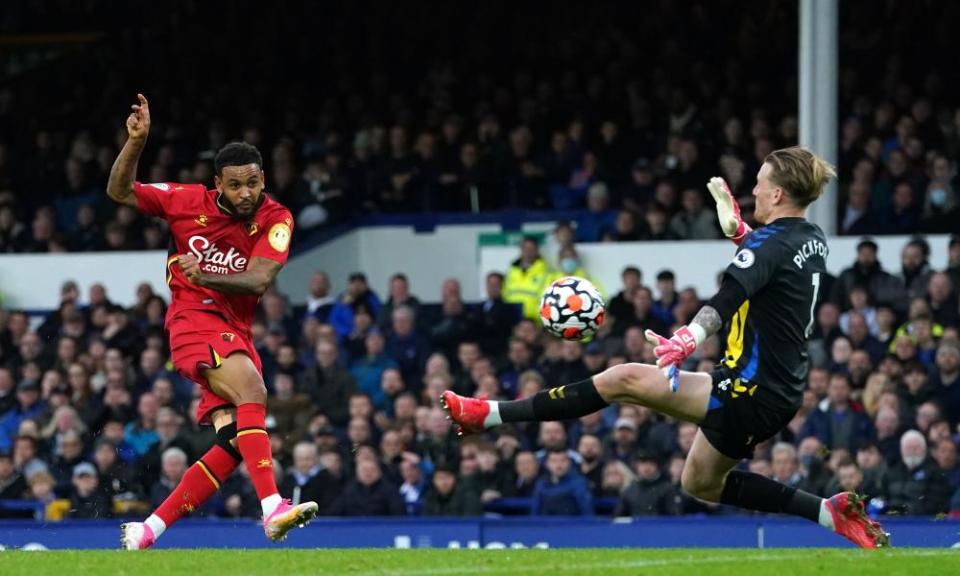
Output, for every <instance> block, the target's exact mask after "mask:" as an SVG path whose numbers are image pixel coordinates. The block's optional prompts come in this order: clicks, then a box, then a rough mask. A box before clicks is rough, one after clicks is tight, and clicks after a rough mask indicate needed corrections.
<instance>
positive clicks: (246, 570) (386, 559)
mask: <svg viewBox="0 0 960 576" xmlns="http://www.w3.org/2000/svg"><path fill="white" fill-rule="evenodd" d="M0 574H3V575H4V576H8V575H10V576H12V575H19V574H24V575H27V574H29V575H31V576H44V575H46V574H52V575H56V576H66V575H70V576H73V575H77V576H81V575H87V574H91V575H93V574H96V575H100V574H110V575H117V576H120V575H135V576H144V575H151V574H158V575H162V576H173V575H176V574H189V575H190V576H199V575H203V574H211V575H212V574H229V575H230V576H242V575H247V574H251V575H252V574H281V575H298V574H303V575H307V574H310V575H313V574H345V575H353V576H367V575H369V576H374V575H376V576H381V575H383V576H389V575H392V576H447V575H451V576H461V575H462V576H470V575H480V576H493V575H501V574H502V575H506V574H535V575H540V574H543V575H545V576H555V575H560V574H563V575H566V574H577V575H580V574H585V575H591V574H597V575H603V576H610V575H616V574H630V575H636V574H657V576H661V575H673V574H684V575H686V574H709V575H710V576H753V575H760V574H775V575H778V576H788V575H789V576H803V575H807V574H811V575H812V574H816V575H817V576H824V575H830V574H856V575H858V576H860V575H866V574H883V575H884V576H895V575H898V574H904V575H909V576H919V575H923V576H928V575H937V574H945V575H946V574H950V575H954V576H955V575H957V574H960V550H946V549H943V550H941V549H917V548H914V549H908V548H907V549H890V550H883V551H869V550H835V549H829V550H828V549H765V550H743V549H726V550H724V549H710V550H706V549H689V550H684V549H671V550H640V549H636V550H622V549H616V550H610V549H606V550H600V549H581V550H570V549H565V550H561V549H557V550H389V549H387V550H383V549H376V550H370V549H367V550H155V551H148V552H123V551H119V550H118V551H63V552H56V551H46V552H22V551H5V552H0Z"/></svg>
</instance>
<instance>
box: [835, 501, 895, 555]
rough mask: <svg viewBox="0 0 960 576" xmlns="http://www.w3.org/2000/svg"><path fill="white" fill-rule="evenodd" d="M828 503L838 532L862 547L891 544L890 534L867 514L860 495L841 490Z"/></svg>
mask: <svg viewBox="0 0 960 576" xmlns="http://www.w3.org/2000/svg"><path fill="white" fill-rule="evenodd" d="M826 505H827V508H828V509H829V510H830V513H831V515H833V526H834V530H835V531H836V532H837V534H840V535H841V536H843V537H844V538H846V539H847V540H849V541H851V542H853V543H854V544H856V545H857V546H859V547H861V548H888V547H889V546H890V535H889V534H887V533H886V532H884V531H883V528H882V527H881V526H880V524H879V523H878V522H874V521H873V520H871V519H870V517H869V516H867V513H866V512H865V511H864V509H863V499H862V498H861V497H860V496H857V495H856V494H854V493H853V492H841V493H839V494H837V495H836V496H833V497H831V498H829V499H828V500H827V502H826Z"/></svg>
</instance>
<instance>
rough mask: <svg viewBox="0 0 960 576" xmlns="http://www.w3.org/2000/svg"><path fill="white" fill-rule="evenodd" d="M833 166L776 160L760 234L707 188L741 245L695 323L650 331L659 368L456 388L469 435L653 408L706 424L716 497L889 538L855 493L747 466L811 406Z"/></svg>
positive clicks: (450, 402)
mask: <svg viewBox="0 0 960 576" xmlns="http://www.w3.org/2000/svg"><path fill="white" fill-rule="evenodd" d="M834 176H835V173H834V170H833V167H832V166H830V165H829V164H828V163H826V162H825V161H824V160H822V159H820V158H819V157H817V156H816V155H815V154H813V153H812V152H810V151H809V150H807V149H805V148H799V147H793V148H786V149H782V150H776V151H774V152H772V153H771V154H770V155H768V156H767V157H766V159H765V160H764V163H763V165H762V167H761V168H760V171H759V173H758V174H757V184H756V186H755V187H754V189H753V196H754V197H755V198H756V207H755V209H754V219H755V220H756V222H758V223H760V224H762V226H761V227H760V228H757V229H756V230H751V229H750V227H749V226H747V224H745V223H744V222H743V219H742V218H741V217H740V209H739V207H738V206H737V203H736V200H735V199H734V198H733V196H732V195H731V194H730V191H729V189H728V188H727V185H726V183H724V181H723V180H722V179H720V178H714V179H711V180H710V182H709V183H708V185H707V187H708V188H709V190H710V193H711V194H712V195H713V197H714V198H715V199H716V201H717V214H718V216H719V218H720V224H721V227H722V228H723V230H724V233H725V234H726V235H727V236H728V237H729V238H730V239H731V240H733V241H734V242H735V243H736V244H737V245H738V249H737V251H736V253H735V255H734V257H733V259H732V261H731V262H730V264H729V266H728V267H727V269H726V271H725V273H724V275H723V280H722V282H721V286H720V290H719V291H718V292H717V294H716V295H715V296H714V297H713V298H712V299H711V300H710V301H709V303H707V305H705V306H704V307H703V308H701V309H700V311H699V312H698V313H697V315H696V317H695V318H694V319H693V321H692V322H691V323H690V324H689V325H688V326H684V327H682V328H680V329H678V330H677V331H676V333H674V334H673V335H672V336H671V337H670V338H665V337H663V336H661V335H659V334H656V333H654V332H652V331H650V330H648V331H647V333H646V336H647V339H648V340H649V341H650V343H651V344H652V345H653V346H654V354H655V355H656V357H657V366H649V365H645V364H623V365H620V366H614V367H612V368H610V369H608V370H606V371H604V372H602V373H600V374H597V375H596V376H594V377H593V378H590V379H588V380H584V381H582V382H576V383H574V384H569V385H566V386H559V387H557V388H553V389H551V390H549V391H543V392H540V393H538V394H536V395H534V396H531V397H529V398H525V399H523V400H517V401H513V402H493V401H486V400H476V399H472V398H464V397H461V396H458V395H456V394H454V393H453V392H445V393H444V396H443V401H444V404H445V406H446V408H447V410H448V411H449V413H450V417H451V418H452V419H453V420H454V421H455V422H456V423H457V424H458V425H459V426H460V429H461V431H462V432H467V433H470V432H481V431H483V430H484V429H486V428H490V427H493V426H497V425H499V424H501V423H503V422H517V421H528V420H537V421H550V420H568V419H572V418H577V417H580V416H583V415H585V414H589V413H592V412H595V411H597V410H601V409H603V408H605V407H606V406H608V404H609V403H611V402H625V403H633V404H642V405H644V406H648V407H650V408H652V409H654V410H657V411H658V412H661V413H663V414H667V415H669V416H672V417H674V418H677V419H679V420H685V421H688V422H693V423H695V424H697V425H698V426H700V430H699V431H698V432H697V436H696V439H695V440H694V443H693V446H692V447H691V449H690V453H689V455H688V456H687V460H686V463H685V466H684V469H683V474H682V476H681V485H682V486H683V489H684V490H685V491H686V492H687V493H689V494H690V495H692V496H694V497H696V498H698V499H700V500H703V501H705V502H716V503H722V504H728V505H731V506H737V507H740V508H746V509H749V510H757V511H761V512H771V513H780V514H792V515H794V516H800V517H803V518H807V519H809V520H811V521H813V522H817V523H819V524H820V525H821V526H824V527H825V528H828V529H830V530H833V531H835V532H837V533H838V534H840V535H842V536H844V537H846V538H848V539H849V540H851V541H852V542H854V543H855V544H857V545H858V546H861V547H864V548H878V547H881V546H888V545H889V538H888V536H887V534H885V533H884V531H883V529H882V528H881V527H880V525H879V524H877V523H876V522H873V521H871V520H870V519H869V518H868V517H867V515H866V514H865V512H864V503H863V501H862V500H861V499H860V497H859V496H857V495H856V494H854V493H852V492H842V493H840V494H837V495H835V496H833V497H832V498H828V499H824V498H820V497H819V496H816V495H814V494H810V493H807V492H804V491H802V490H798V489H796V488H792V487H789V486H786V485H784V484H780V483H779V482H776V481H774V480H772V479H770V478H767V477H765V476H762V475H759V474H754V473H751V472H744V471H742V470H736V469H735V467H736V466H737V464H739V462H740V461H741V460H742V459H743V458H750V457H752V455H753V450H754V447H755V446H756V445H757V444H759V443H761V442H763V441H765V440H767V439H769V438H771V437H773V436H774V435H775V434H777V433H779V432H780V431H781V430H782V429H783V428H785V427H786V425H787V424H788V423H789V422H790V421H791V420H792V419H793V417H794V415H795V414H796V412H797V410H798V409H799V407H800V404H801V400H802V398H803V390H804V387H805V385H806V376H807V352H806V340H807V338H808V337H809V336H810V333H811V331H812V328H813V321H814V311H815V308H816V304H817V301H818V298H819V295H820V280H821V276H822V275H823V274H824V273H825V272H826V262H825V261H826V258H827V254H828V249H827V243H826V239H825V237H824V234H823V231H822V230H820V228H819V227H818V226H816V225H815V224H812V223H811V222H809V221H807V219H806V217H805V216H806V209H807V206H809V205H810V203H812V202H814V201H815V200H816V199H817V198H819V197H820V195H821V194H822V193H823V189H824V187H825V186H826V184H827V182H828V181H829V180H830V178H832V177H834ZM725 323H729V325H730V329H729V336H728V338H727V342H726V353H725V355H724V359H723V361H722V362H721V363H719V364H718V365H717V366H716V368H715V369H714V370H713V372H710V373H707V372H681V371H680V370H679V368H680V366H681V365H682V364H683V363H684V361H685V360H686V359H687V357H689V356H690V355H691V354H692V353H693V352H694V351H695V350H696V349H697V347H698V346H699V345H700V344H702V343H703V341H704V340H705V339H706V338H707V337H708V336H710V335H711V334H715V333H717V332H718V331H719V330H720V328H721V327H722V326H723V325H724V324H725Z"/></svg>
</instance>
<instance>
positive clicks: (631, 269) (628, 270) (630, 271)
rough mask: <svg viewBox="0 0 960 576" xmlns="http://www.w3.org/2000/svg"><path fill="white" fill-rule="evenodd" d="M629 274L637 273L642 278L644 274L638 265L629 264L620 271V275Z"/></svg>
mask: <svg viewBox="0 0 960 576" xmlns="http://www.w3.org/2000/svg"><path fill="white" fill-rule="evenodd" d="M627 274H636V275H637V277H638V278H642V277H643V275H642V274H641V273H640V269H639V268H637V267H636V266H627V267H626V268H624V269H623V271H622V272H620V276H626V275H627Z"/></svg>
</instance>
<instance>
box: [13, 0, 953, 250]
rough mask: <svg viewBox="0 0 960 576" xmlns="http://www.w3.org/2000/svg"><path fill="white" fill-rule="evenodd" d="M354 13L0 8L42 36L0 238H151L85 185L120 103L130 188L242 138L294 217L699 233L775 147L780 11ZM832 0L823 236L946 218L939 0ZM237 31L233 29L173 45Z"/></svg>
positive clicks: (111, 244) (949, 90)
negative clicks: (829, 156) (141, 150)
mask: <svg viewBox="0 0 960 576" xmlns="http://www.w3.org/2000/svg"><path fill="white" fill-rule="evenodd" d="M365 4H367V3H365V2H351V3H347V4H344V5H340V6H329V5H324V4H315V3H296V4H291V5H287V6H284V7H283V9H275V7H274V6H272V5H266V4H263V3H259V2H253V1H246V2H232V3H229V5H225V4H223V3H220V2H205V1H204V2H201V1H199V0H193V1H187V2H178V3H177V4H176V5H174V6H167V5H159V4H158V5H155V6H144V7H141V8H138V10H142V13H141V18H139V19H138V21H139V22H140V23H141V24H139V25H138V26H137V27H130V23H129V21H127V20H126V19H124V18H118V17H117V11H116V9H115V5H114V4H113V3H110V2H98V1H92V2H82V3H74V4H72V3H62V2H61V3H29V2H20V3H17V2H15V3H5V4H4V6H3V8H2V11H0V27H2V28H3V29H8V30H17V31H18V32H19V33H21V34H29V33H41V32H42V33H45V34H46V35H45V36H43V41H42V42H37V41H33V42H26V41H25V42H24V44H23V45H19V46H18V45H14V47H13V48H11V50H10V58H9V63H8V64H7V65H6V67H5V68H4V69H3V71H2V73H3V74H5V75H6V76H7V77H9V81H6V82H4V83H3V84H2V86H0V252H47V251H63V250H71V251H81V250H121V249H139V248H163V247H164V246H165V245H166V232H165V230H164V229H163V227H162V226H161V225H160V224H158V223H156V222H144V221H142V220H141V219H140V218H139V217H138V215H137V214H136V213H135V212H134V211H132V210H130V209H129V208H125V207H120V208H117V207H115V206H113V205H112V204H110V203H109V202H107V201H106V200H105V195H104V187H105V180H106V177H107V174H108V173H109V170H110V167H111V164H112V162H113V159H114V158H115V156H116V154H117V151H118V149H119V146H120V145H121V144H122V142H123V139H124V137H125V134H124V128H123V117H124V113H125V111H126V110H127V106H128V105H129V104H130V103H131V102H133V98H134V95H135V94H136V93H137V92H145V93H146V94H147V95H148V96H149V97H150V98H151V102H152V108H153V114H154V128H153V133H152V134H151V136H150V143H149V146H148V148H147V151H146V153H145V155H144V157H143V159H142V161H141V165H140V178H141V179H143V180H144V181H151V182H159V181H180V182H200V183H204V184H207V185H209V186H212V177H213V174H212V168H211V158H212V156H213V152H214V151H216V150H217V149H218V148H220V147H221V146H222V145H223V144H225V143H226V142H227V141H229V140H231V139H244V140H246V141H248V142H250V143H252V144H255V145H257V146H259V147H260V148H261V149H262V150H263V153H264V156H265V158H266V166H265V168H266V175H267V189H268V190H269V191H270V192H271V193H272V194H274V195H275V196H276V197H277V198H278V199H280V200H281V201H282V202H283V203H285V204H287V205H288V206H290V207H291V208H292V209H293V210H294V212H295V213H296V217H297V223H298V228H299V230H300V231H301V232H303V231H306V230H308V229H310V228H315V227H320V226H328V225H331V224H335V223H338V222H343V221H345V220H346V219H348V218H350V217H351V216H352V215H356V214H368V213H383V212H388V213H390V212H392V213H396V212H403V213H411V212H414V213H415V212H443V211H471V210H472V211H477V210H484V211H486V210H491V209H511V208H522V209H573V210H584V211H587V212H589V214H590V215H591V217H592V220H593V221H594V223H595V225H594V226H592V227H589V228H587V227H584V228H582V229H580V235H581V237H579V238H578V241H601V240H613V241H616V240H637V239H663V238H668V239H669V238H698V239H699V238H714V237H717V236H718V235H719V231H718V230H717V227H716V225H715V224H714V222H713V219H712V217H711V216H710V214H709V212H710V211H709V210H708V209H705V204H706V205H707V206H709V204H708V203H709V200H707V201H706V203H705V200H706V198H705V191H704V183H705V182H706V181H707V179H708V178H709V177H710V176H712V175H717V174H719V175H722V176H724V177H725V178H726V179H727V181H728V182H729V183H730V184H731V187H732V188H733V190H734V191H735V193H736V194H737V195H738V196H740V197H741V199H742V201H743V204H744V208H745V209H747V212H749V206H750V203H751V201H752V199H751V197H750V194H749V193H750V189H751V187H752V183H753V177H754V174H755V173H756V171H757V168H758V166H759V164H760V162H762V159H763V158H764V157H765V155H766V154H767V153H768V152H770V151H771V150H772V149H774V148H777V147H781V146H787V145H791V144H794V143H796V141H797V130H798V123H797V113H796V110H797V96H796V92H797V91H796V84H797V77H796V70H795V66H794V65H793V63H795V62H797V55H796V49H797V47H796V42H793V41H788V40H787V39H790V38H794V37H795V31H796V29H797V7H796V5H795V4H794V3H790V2H758V3H755V4H754V5H752V7H751V8H750V9H744V8H743V5H742V4H741V3H740V2H736V1H733V0H723V1H711V2H707V1H702V0H701V1H697V2H682V3H676V2H669V1H665V0H662V1H658V2H654V3H652V5H648V4H643V3H641V4H616V3H614V4H595V5H590V6H581V7H579V8H578V9H577V10H559V9H558V10H544V9H542V7H539V6H533V5H531V6H516V5H512V4H502V3H480V4H475V5H471V6H461V5H457V4H451V3H437V2H424V3H420V4H418V6H417V7H416V8H413V7H410V6H404V5H391V6H383V5H380V4H377V5H375V6H373V7H371V6H366V5H365ZM839 9H840V17H841V28H842V30H843V34H842V35H841V57H840V64H841V73H840V82H839V84H840V94H839V100H840V114H841V124H842V133H841V134H840V135H839V136H840V150H839V168H840V176H841V186H840V195H839V196H838V197H837V202H838V229H839V230H840V231H841V232H843V233H850V234H864V233H871V234H885V233H913V232H917V231H924V232H936V231H945V230H946V229H947V228H948V227H949V226H950V225H951V222H952V221H953V220H955V218H956V216H957V214H958V202H960V199H958V197H957V187H958V180H957V169H956V166H957V160H958V157H960V156H958V155H960V94H958V92H957V86H960V82H957V81H956V78H955V75H956V72H955V69H956V67H955V66H954V65H953V62H952V60H951V59H950V54H955V53H956V52H957V50H958V49H960V46H957V44H958V37H957V35H956V34H954V33H953V29H952V28H951V27H950V25H949V23H950V22H953V21H955V18H953V17H954V16H960V15H957V14H956V12H957V11H958V10H960V8H958V6H956V5H954V4H952V3H948V4H946V5H940V4H936V3H924V2H919V3H917V2H914V3H902V2H892V1H887V2H880V3H879V4H878V3H877V2H874V1H867V0H856V1H854V0H851V1H847V2H842V3H841V4H840V7H839ZM248 22H256V23H257V26H256V38H257V40H256V41H251V42H245V41H226V42H202V41H199V40H184V39H200V38H207V37H209V36H210V31H211V30H222V29H226V28H232V29H242V28H244V27H245V26H247V24H246V23H248ZM400 22H402V23H403V24H402V25H401V24H399V23H400ZM320 30H322V32H319V31H320ZM493 30H495V31H496V34H495V36H496V38H498V40H497V41H492V40H491V38H493V37H494V35H493V34H492V32H491V31H493ZM718 30H722V31H723V33H722V34H718V33H717V31H718ZM358 31H362V33H357V32H358ZM51 32H71V33H74V34H73V35H71V36H65V37H62V38H60V39H59V40H58V39H57V37H56V36H51V35H50V33H51ZM77 32H91V33H92V34H90V35H88V36H84V35H77V34H75V33H77ZM44 42H46V43H44ZM680 70H682V71H684V73H683V74H682V75H681V74H678V73H677V71H680ZM63 86H70V91H69V93H67V94H65V93H64V91H63V90H62V87H63ZM302 236H303V234H299V235H298V237H302Z"/></svg>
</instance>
